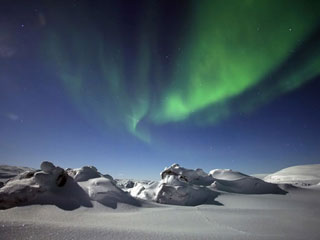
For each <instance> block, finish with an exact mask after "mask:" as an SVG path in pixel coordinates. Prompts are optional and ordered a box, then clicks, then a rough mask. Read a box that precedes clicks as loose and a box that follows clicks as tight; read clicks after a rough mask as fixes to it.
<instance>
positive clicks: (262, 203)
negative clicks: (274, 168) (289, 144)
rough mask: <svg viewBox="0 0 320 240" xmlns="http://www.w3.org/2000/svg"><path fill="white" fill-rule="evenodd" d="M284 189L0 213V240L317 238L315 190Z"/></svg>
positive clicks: (319, 208)
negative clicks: (180, 202) (211, 198)
mask: <svg viewBox="0 0 320 240" xmlns="http://www.w3.org/2000/svg"><path fill="white" fill-rule="evenodd" d="M284 188H285V189H284V190H285V191H287V192H288V193H287V194H239V193H230V192H223V191H220V195H219V196H217V197H216V198H215V202H214V203H212V204H202V205H198V206H176V205H167V204H159V203H156V202H152V201H145V200H139V201H140V203H141V206H135V205H132V204H126V203H120V202H118V203H117V204H116V205H115V206H114V207H108V206H106V205H103V204H100V203H99V202H97V201H92V206H90V207H84V206H81V207H79V208H75V209H73V210H63V209H61V208H59V207H57V206H56V205H50V204H32V205H26V206H19V207H13V208H9V209H6V210H0V239H3V240H4V239H77V240H78V239H124V240H125V239H139V240H141V239H221V240H223V239H248V240H249V239H293V240H294V239H314V240H316V239H319V236H320V228H319V226H320V218H319V216H320V200H319V199H320V187H319V185H314V186H310V187H292V186H285V187H284Z"/></svg>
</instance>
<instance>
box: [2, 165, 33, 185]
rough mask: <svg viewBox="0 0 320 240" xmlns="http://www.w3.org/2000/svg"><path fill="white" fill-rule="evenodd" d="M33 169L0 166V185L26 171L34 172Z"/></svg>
mask: <svg viewBox="0 0 320 240" xmlns="http://www.w3.org/2000/svg"><path fill="white" fill-rule="evenodd" d="M34 170H35V169H33V168H28V167H15V166H8V165H0V184H1V183H4V182H6V181H7V180H8V179H10V178H13V177H15V176H17V175H19V174H20V173H23V172H25V171H34Z"/></svg>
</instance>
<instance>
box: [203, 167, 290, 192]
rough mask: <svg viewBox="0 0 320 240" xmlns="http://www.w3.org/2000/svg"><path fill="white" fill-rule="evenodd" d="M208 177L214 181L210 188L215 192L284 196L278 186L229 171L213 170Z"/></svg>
mask: <svg viewBox="0 0 320 240" xmlns="http://www.w3.org/2000/svg"><path fill="white" fill-rule="evenodd" d="M209 175H210V176H211V177H212V178H213V179H214V180H215V181H214V182H213V183H212V184H211V187H212V188H213V189H216V190H220V191H226V192H233V193H245V194H268V193H273V194H284V193H286V192H285V191H284V190H282V189H281V188H279V186H278V185H276V184H272V183H267V182H265V181H263V180H261V179H259V178H256V177H252V176H249V175H246V174H244V173H241V172H237V171H232V170H231V169H214V170H211V171H210V172H209Z"/></svg>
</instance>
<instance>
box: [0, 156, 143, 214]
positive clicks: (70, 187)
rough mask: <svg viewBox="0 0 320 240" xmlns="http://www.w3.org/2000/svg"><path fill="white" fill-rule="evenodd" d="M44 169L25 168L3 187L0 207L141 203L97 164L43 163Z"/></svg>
mask: <svg viewBox="0 0 320 240" xmlns="http://www.w3.org/2000/svg"><path fill="white" fill-rule="evenodd" d="M40 169H41V170H38V171H26V172H23V173H21V174H19V175H17V176H16V177H14V178H12V179H10V180H9V181H7V182H6V183H5V184H4V186H3V187H2V188H0V209H7V208H11V207H15V206H20V205H26V204H51V205H56V206H57V207H60V208H62V209H65V210H73V209H76V208H78V207H80V206H85V207H92V206H93V205H92V203H91V201H97V202H99V203H101V204H103V205H105V206H108V207H112V208H116V207H117V204H118V203H125V204H131V205H135V206H139V202H138V201H137V200H136V199H134V198H133V197H131V196H130V195H129V194H128V193H127V192H124V191H123V190H121V189H120V188H119V187H118V186H116V184H115V182H114V181H113V179H112V177H111V176H110V175H106V176H107V177H105V176H103V175H102V174H101V173H99V172H98V171H97V169H96V168H95V167H87V166H85V167H82V168H78V169H67V170H64V169H62V168H61V167H56V166H55V165H54V164H53V163H51V162H43V163H41V166H40Z"/></svg>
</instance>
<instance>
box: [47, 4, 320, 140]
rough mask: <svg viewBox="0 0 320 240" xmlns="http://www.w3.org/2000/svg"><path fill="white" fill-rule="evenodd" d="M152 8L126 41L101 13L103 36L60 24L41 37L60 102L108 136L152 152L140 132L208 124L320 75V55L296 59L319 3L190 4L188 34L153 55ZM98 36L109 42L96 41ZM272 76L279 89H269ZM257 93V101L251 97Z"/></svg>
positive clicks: (317, 17)
mask: <svg viewBox="0 0 320 240" xmlns="http://www.w3.org/2000/svg"><path fill="white" fill-rule="evenodd" d="M155 3H156V2H154V1H148V5H147V6H145V7H144V8H145V9H143V10H142V11H141V12H142V14H141V15H138V16H137V19H136V22H137V24H135V25H134V27H133V29H131V30H130V31H131V33H132V37H131V38H130V39H129V40H127V39H125V36H127V35H125V34H124V33H122V32H121V31H126V30H125V29H123V30H122V28H123V27H122V25H123V23H122V22H121V17H119V16H118V15H119V14H117V12H119V11H121V9H120V8H121V7H119V6H112V7H111V8H110V9H109V10H106V11H107V12H105V13H104V14H106V15H108V16H110V17H109V19H110V21H108V22H106V23H103V26H99V25H97V24H93V23H92V22H90V21H89V20H87V21H85V22H83V23H81V24H79V23H77V22H74V21H72V20H71V19H68V16H67V14H62V16H63V17H61V19H60V21H63V22H64V25H65V27H64V28H63V30H61V29H59V28H51V29H50V31H49V32H48V38H47V39H48V40H47V41H46V42H47V44H46V45H45V46H46V50H47V52H48V54H49V56H50V58H51V59H53V61H54V62H55V65H56V68H57V69H58V71H57V72H58V75H59V78H60V79H61V80H62V82H63V85H64V86H65V88H66V90H67V92H68V93H69V94H70V96H71V97H72V99H73V100H74V103H75V104H76V105H77V107H78V108H79V110H81V111H83V113H84V114H85V115H87V116H96V117H97V118H99V119H100V120H101V119H102V120H103V121H104V123H105V124H106V125H107V126H108V127H109V128H115V129H122V128H123V127H125V129H126V130H127V131H129V132H130V133H132V134H134V135H135V136H137V137H138V138H140V139H142V140H144V141H146V142H149V141H150V140H151V139H150V136H149V133H148V129H147V127H145V126H144V125H145V124H144V123H147V124H146V125H148V124H152V125H159V124H166V123H170V122H177V123H179V122H181V121H186V120H188V121H193V122H194V123H195V124H200V125H201V124H204V125H208V124H215V123H217V122H218V121H220V120H222V119H224V118H226V117H228V116H230V115H231V114H232V113H234V112H240V111H244V112H250V111H253V110H254V109H256V108H257V107H259V106H261V105H262V104H265V103H268V102H270V101H271V100H272V99H274V98H275V97H277V96H279V95H281V94H284V93H286V92H288V91H292V90H294V89H297V88H298V87H300V86H301V85H302V84H303V83H305V82H307V81H309V80H311V79H312V78H314V77H315V76H317V75H318V74H319V72H320V50H319V47H318V46H317V47H316V48H315V49H313V50H310V49H306V50H305V51H302V50H301V48H302V47H303V44H304V43H305V42H306V41H308V39H309V38H310V37H311V36H312V34H313V33H314V32H315V31H317V30H318V27H319V23H320V14H319V13H318V11H317V9H320V2H319V1H308V4H306V3H305V2H304V1H292V0H290V1H285V0H284V1H275V0H261V1H253V0H243V1H238V0H234V1H222V0H221V1H214V0H208V1H191V2H190V3H189V5H190V6H189V8H188V9H189V10H188V11H186V14H185V15H186V16H184V18H185V19H182V20H181V21H182V22H185V23H186V25H187V28H186V29H185V30H181V31H178V32H170V31H169V32H168V33H167V34H170V35H171V38H170V37H169V40H167V42H168V43H167V45H170V46H169V47H168V49H167V50H168V52H170V53H169V54H167V53H166V52H165V53H163V54H158V52H159V51H160V50H159V45H161V44H163V41H164V40H163V39H164V38H163V34H166V32H165V31H163V29H162V30H161V31H160V29H159V28H160V26H159V25H161V21H162V18H164V17H165V16H162V14H161V12H159V11H158V10H157V8H156V6H155ZM82 14H84V13H82ZM80 15H81V13H79V16H80ZM89 18H90V16H89ZM155 19H158V20H157V21H156V20H155ZM80 25H81V26H80ZM83 28H85V29H86V31H83V30H82V29H83ZM102 28H104V29H108V32H110V33H112V34H110V35H109V36H106V34H101V29H102ZM119 29H120V30H119ZM175 30H177V29H175ZM64 37H67V39H68V42H67V43H66V41H64ZM165 39H167V38H165ZM297 51H298V52H299V51H300V52H301V51H302V53H299V54H297V55H296V56H295V53H296V52H297ZM128 52H129V53H128ZM290 60H292V63H290ZM168 62H169V63H168ZM282 68H284V69H287V70H285V71H282V72H281V69H282ZM275 72H276V73H277V74H275V77H276V78H278V80H277V81H274V82H272V83H269V82H268V81H267V80H268V76H269V75H270V74H273V73H275ZM255 89H259V91H260V93H261V94H259V96H255V97H252V96H251V95H248V93H250V91H254V90H255Z"/></svg>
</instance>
